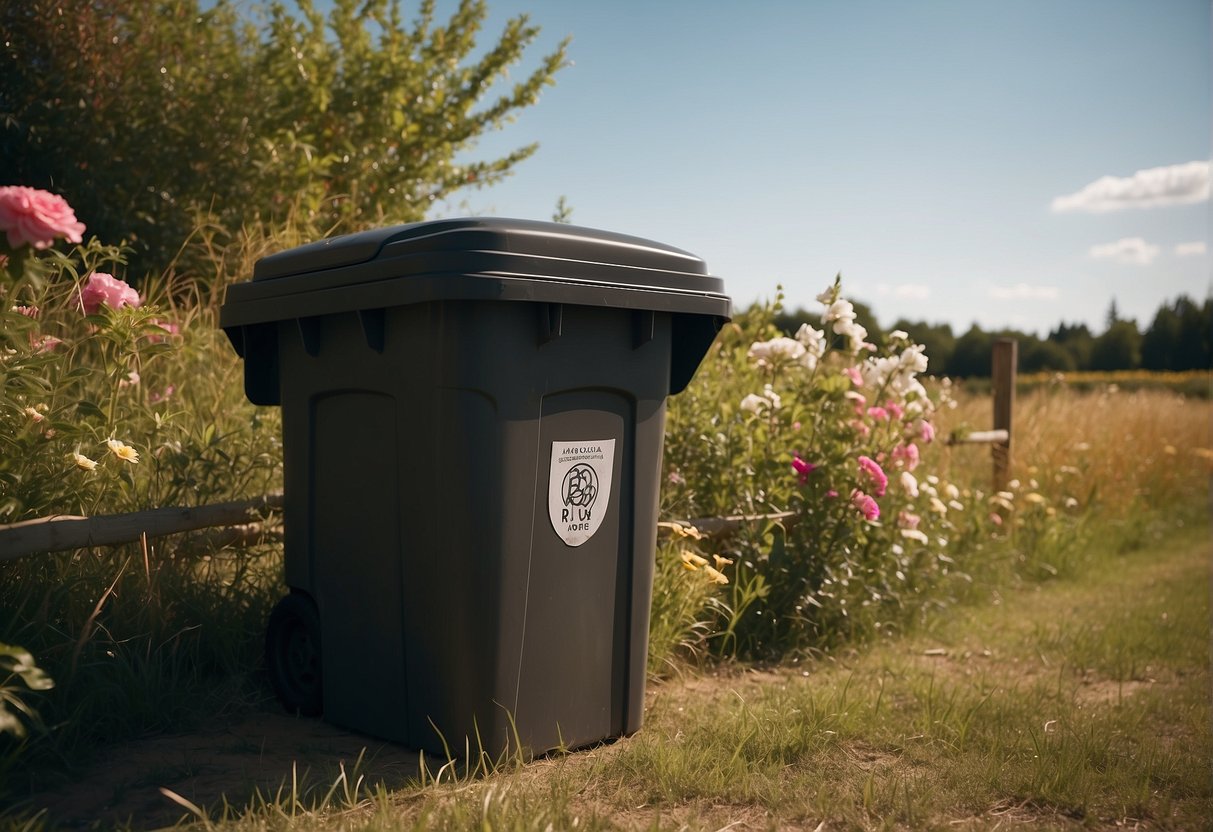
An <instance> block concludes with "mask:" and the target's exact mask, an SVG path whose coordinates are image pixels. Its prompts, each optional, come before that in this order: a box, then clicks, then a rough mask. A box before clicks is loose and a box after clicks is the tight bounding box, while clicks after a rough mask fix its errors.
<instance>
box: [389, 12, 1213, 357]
mask: <svg viewBox="0 0 1213 832" xmlns="http://www.w3.org/2000/svg"><path fill="white" fill-rule="evenodd" d="M451 6H452V4H451V3H450V2H449V0H448V1H447V2H444V0H440V3H439V8H440V14H442V13H443V10H447V9H450V8H451ZM407 8H408V4H406V9H407ZM489 8H490V10H491V16H490V20H489V23H488V25H487V27H486V30H485V33H484V37H485V39H486V40H487V39H488V38H489V37H492V36H495V35H496V34H497V33H498V32H499V31H500V28H501V26H502V25H503V23H504V21H505V19H506V18H507V17H509V16H512V15H515V14H518V13H522V12H526V13H529V14H530V15H531V18H532V20H533V21H534V22H536V23H538V24H540V25H541V26H542V27H543V34H542V35H541V38H540V40H539V41H538V42H537V44H536V45H535V47H533V53H534V55H535V56H536V57H537V56H538V55H539V53H540V52H541V51H546V50H548V49H550V48H552V47H553V46H554V45H555V44H556V43H557V42H558V41H559V40H560V38H562V37H564V36H565V35H571V36H572V39H573V40H572V45H571V47H570V53H569V54H570V58H571V60H572V62H573V65H572V66H570V67H568V68H567V69H565V70H563V71H562V72H561V73H560V74H559V76H558V82H557V84H556V86H555V87H552V88H550V89H549V90H548V91H547V92H546V93H545V94H544V96H543V98H542V100H541V101H540V102H539V104H537V105H536V106H535V107H533V108H531V109H529V110H527V111H524V112H523V113H522V114H521V115H520V116H519V118H518V120H517V122H516V123H514V124H512V125H509V126H508V127H506V128H505V129H504V130H503V131H501V132H499V133H496V134H493V135H492V136H490V137H487V138H486V139H484V140H482V141H481V143H480V145H479V146H478V148H477V149H476V151H475V155H477V156H489V155H497V154H500V153H502V152H505V151H506V150H508V149H511V148H513V147H516V146H518V145H521V144H524V143H527V142H530V141H538V142H539V143H540V149H539V152H538V154H537V155H536V156H534V157H533V158H532V159H530V160H528V161H526V162H525V163H523V164H522V165H520V166H519V167H518V168H517V169H516V172H515V174H514V175H513V176H512V177H511V178H510V179H509V180H508V181H507V182H505V183H503V184H500V185H497V186H494V187H492V188H487V189H484V190H481V191H473V192H469V193H468V194H466V195H464V196H463V198H462V199H460V200H458V201H456V202H454V203H452V204H448V205H444V206H440V208H439V210H438V211H437V212H436V214H435V216H438V215H442V216H450V215H455V214H460V213H469V212H471V213H478V214H496V215H498V216H513V217H524V218H538V219H546V218H548V217H549V216H550V215H551V213H552V210H553V207H554V205H555V203H556V200H557V198H558V197H559V196H561V195H564V196H566V197H567V199H568V201H569V203H570V204H571V205H572V207H573V211H574V213H573V222H574V223H576V224H579V225H586V226H591V227H597V228H604V229H608V230H612V231H620V232H624V233H630V234H636V235H639V236H643V237H649V238H651V239H654V240H658V241H661V242H663V243H669V244H671V245H675V246H678V247H680V248H684V249H686V250H688V251H691V252H693V253H695V254H697V255H699V256H700V257H702V258H704V259H705V260H706V261H707V263H708V267H709V269H710V270H711V271H712V272H713V273H714V274H718V275H720V276H721V277H723V278H724V279H725V281H726V286H727V287H728V290H729V292H730V293H731V294H732V295H733V297H734V300H735V301H736V302H737V303H738V304H739V305H745V304H748V303H750V302H751V301H754V300H756V299H759V298H769V297H771V296H773V295H774V293H775V288H776V286H777V285H778V284H782V285H783V287H784V291H785V293H786V295H787V299H788V303H789V305H792V306H796V305H804V306H806V307H809V308H816V304H815V302H814V301H813V296H814V295H816V294H817V293H818V292H819V291H820V290H821V289H822V288H823V287H824V286H825V285H826V284H827V283H829V282H830V281H831V280H832V278H833V276H834V274H835V273H836V272H841V273H842V275H843V282H844V289H845V291H846V293H847V295H848V296H850V297H854V298H857V299H860V300H864V301H866V302H868V303H870V304H871V305H872V306H873V307H874V309H875V310H876V313H877V315H878V317H879V319H880V321H881V322H882V323H883V324H885V325H886V326H887V325H888V324H890V323H891V322H892V321H893V320H894V319H895V318H897V317H899V316H906V317H909V318H911V319H914V320H920V319H926V320H929V321H933V322H934V321H946V322H949V323H951V324H952V326H953V327H954V328H956V329H958V330H961V331H963V330H964V329H967V328H968V326H969V325H970V324H971V323H973V322H974V321H976V322H977V323H979V324H981V325H982V326H983V327H985V328H996V327H1004V326H1011V327H1018V328H1021V329H1025V330H1028V331H1037V332H1040V333H1042V334H1043V333H1044V332H1045V331H1047V330H1048V329H1049V328H1050V327H1051V326H1054V325H1056V324H1057V323H1058V322H1059V321H1061V320H1066V321H1069V322H1086V323H1088V324H1090V325H1092V326H1093V327H1094V328H1096V329H1097V330H1098V329H1102V327H1103V321H1104V317H1105V314H1106V312H1107V309H1108V305H1109V303H1110V302H1111V301H1112V299H1113V298H1115V299H1116V302H1117V304H1118V307H1119V309H1120V312H1121V315H1122V317H1136V318H1137V319H1138V321H1139V323H1140V324H1141V325H1142V326H1145V325H1147V324H1148V323H1149V320H1150V318H1151V317H1152V315H1153V312H1154V310H1155V309H1156V308H1157V307H1158V305H1159V304H1160V303H1161V302H1163V301H1164V300H1169V299H1173V298H1174V297H1176V296H1177V295H1179V294H1180V293H1188V294H1190V295H1193V296H1195V297H1197V298H1204V297H1205V295H1206V293H1207V292H1208V291H1209V288H1210V262H1211V261H1210V255H1209V251H1208V246H1209V236H1210V211H1209V201H1208V197H1207V193H1208V187H1209V185H1208V181H1209V169H1208V160H1209V156H1210V141H1211V127H1210V125H1211V123H1213V115H1211V112H1210V109H1211V106H1210V75H1211V72H1213V66H1211V62H1210V4H1209V2H1208V0H1155V2H1147V1H1146V0H1138V1H1137V2H1116V1H1115V0H1068V1H1067V2H1046V1H1045V0H1026V1H1025V2H1014V3H1007V2H1002V3H992V2H892V0H889V1H888V2H765V1H764V0H752V2H749V3H726V2H712V1H711V0H704V1H703V2H689V1H683V0H679V1H678V2H673V1H671V2H656V0H650V2H639V1H638V0H615V2H573V1H572V0H564V2H560V0H489ZM528 66H529V64H523V65H522V66H520V67H516V68H515V69H514V74H515V76H516V77H520V76H521V73H523V72H525V71H526V69H527V67H528ZM1193 162H1195V163H1197V164H1196V165H1195V166H1193V165H1192V164H1190V163H1193ZM1159 169H1161V170H1159ZM1138 171H1147V173H1144V174H1141V175H1139V176H1137V177H1136V178H1134V176H1135V174H1136V173H1137V172H1138ZM1103 177H1112V179H1111V180H1109V181H1105V182H1103V183H1102V184H1100V185H1093V183H1096V182H1097V181H1098V180H1100V179H1101V178H1103ZM1088 186H1092V187H1088ZM1084 189H1087V190H1086V191H1084ZM1202 196H1203V199H1202Z"/></svg>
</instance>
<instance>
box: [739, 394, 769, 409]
mask: <svg viewBox="0 0 1213 832" xmlns="http://www.w3.org/2000/svg"><path fill="white" fill-rule="evenodd" d="M767 404H768V402H767V400H766V399H764V398H763V397H762V396H756V395H754V394H753V393H751V394H750V395H748V396H746V397H745V398H744V399H742V400H741V409H742V410H747V411H749V412H750V413H757V412H758V411H759V410H761V409H762V408H763V407H765V406H766V405H767Z"/></svg>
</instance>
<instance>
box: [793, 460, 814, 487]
mask: <svg viewBox="0 0 1213 832" xmlns="http://www.w3.org/2000/svg"><path fill="white" fill-rule="evenodd" d="M817 467H818V466H817V465H816V464H815V463H812V462H805V461H804V460H803V459H801V458H800V454H792V470H793V471H795V472H796V473H797V475H798V476H799V477H800V484H801V485H805V484H807V483H808V481H809V474H811V473H813V472H814V471H816V470H817Z"/></svg>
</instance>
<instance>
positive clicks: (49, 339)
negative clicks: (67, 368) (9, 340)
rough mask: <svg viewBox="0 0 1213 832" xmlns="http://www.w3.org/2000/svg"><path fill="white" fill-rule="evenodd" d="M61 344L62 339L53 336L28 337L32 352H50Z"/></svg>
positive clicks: (31, 335)
mask: <svg viewBox="0 0 1213 832" xmlns="http://www.w3.org/2000/svg"><path fill="white" fill-rule="evenodd" d="M62 343H63V339H62V338H56V337H55V336H54V335H40V336H34V335H33V334H32V333H31V334H30V337H29V345H30V348H31V349H32V350H33V351H34V352H50V351H51V350H53V349H55V348H56V347H58V346H59V345H60V344H62Z"/></svg>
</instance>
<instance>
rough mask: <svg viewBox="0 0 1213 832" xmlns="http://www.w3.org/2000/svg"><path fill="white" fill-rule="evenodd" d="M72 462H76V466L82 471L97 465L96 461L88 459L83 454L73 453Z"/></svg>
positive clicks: (89, 469) (94, 467) (90, 469)
mask: <svg viewBox="0 0 1213 832" xmlns="http://www.w3.org/2000/svg"><path fill="white" fill-rule="evenodd" d="M72 462H74V463H76V467H77V468H79V469H80V470H82V471H92V470H94V469H96V467H97V463H96V461H95V460H92V459H89V458H88V457H86V456H85V455H84V454H77V453H73V454H72Z"/></svg>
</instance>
